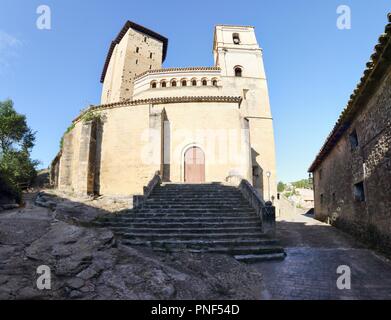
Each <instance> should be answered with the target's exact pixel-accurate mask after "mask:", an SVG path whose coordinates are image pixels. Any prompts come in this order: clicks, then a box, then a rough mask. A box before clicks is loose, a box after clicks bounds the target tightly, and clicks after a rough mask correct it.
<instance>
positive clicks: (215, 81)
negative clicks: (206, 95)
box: [212, 79, 217, 87]
mask: <svg viewBox="0 0 391 320" xmlns="http://www.w3.org/2000/svg"><path fill="white" fill-rule="evenodd" d="M212 86H214V87H217V80H216V79H213V80H212Z"/></svg>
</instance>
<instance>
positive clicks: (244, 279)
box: [0, 194, 262, 299]
mask: <svg viewBox="0 0 391 320" xmlns="http://www.w3.org/2000/svg"><path fill="white" fill-rule="evenodd" d="M27 198H30V199H29V200H28V201H27V203H26V206H25V208H21V209H18V210H13V211H7V212H3V213H1V214H0V299H259V298H261V295H260V292H261V291H262V275H261V273H260V272H259V271H257V270H255V269H254V268H252V267H251V266H247V265H243V264H241V263H239V262H237V261H236V260H234V259H233V258H232V257H229V256H225V255H210V254H204V255H201V254H190V253H155V252H153V251H151V250H149V249H148V248H133V247H128V246H124V245H122V244H121V241H120V239H116V238H115V236H114V235H113V233H112V232H111V231H110V230H108V229H103V228H96V227H94V223H93V222H94V221H95V220H96V219H100V218H101V217H104V216H106V215H109V214H110V215H111V214H112V213H111V212H109V211H107V210H102V209H97V208H96V207H94V205H95V203H94V202H93V201H85V202H78V201H74V200H72V198H66V197H62V198H61V197H57V196H54V195H50V194H42V195H41V196H40V197H39V198H38V203H39V204H40V205H43V206H45V208H44V207H39V206H37V205H35V203H34V201H33V200H34V199H33V198H34V197H31V196H30V197H27ZM123 212H125V211H123ZM40 265H47V266H49V267H50V269H51V289H50V290H44V291H40V290H38V289H37V285H36V282H37V279H38V277H39V275H38V274H37V273H36V270H37V267H38V266H40Z"/></svg>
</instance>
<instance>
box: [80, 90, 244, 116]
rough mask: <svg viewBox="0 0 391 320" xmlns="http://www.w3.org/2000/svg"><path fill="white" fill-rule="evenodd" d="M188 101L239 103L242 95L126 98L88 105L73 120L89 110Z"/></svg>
mask: <svg viewBox="0 0 391 320" xmlns="http://www.w3.org/2000/svg"><path fill="white" fill-rule="evenodd" d="M189 102H221V103H223V102H232V103H241V102H242V97H237V96H183V97H162V98H149V99H137V100H127V101H121V102H115V103H108V104H101V105H97V106H90V107H89V108H87V109H86V110H84V111H83V112H81V113H80V115H79V116H78V117H77V118H76V119H74V120H73V122H77V121H78V120H80V119H81V118H82V117H83V115H84V114H86V113H87V112H89V111H101V110H106V109H114V108H120V107H127V106H136V105H141V104H168V103H189Z"/></svg>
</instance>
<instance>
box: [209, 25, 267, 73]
mask: <svg viewBox="0 0 391 320" xmlns="http://www.w3.org/2000/svg"><path fill="white" fill-rule="evenodd" d="M213 55H214V62H215V65H216V66H219V67H220V68H221V70H222V76H226V77H235V75H236V76H237V75H239V73H240V72H241V76H242V77H247V78H261V79H264V78H265V70H264V67H263V59H262V49H261V48H260V47H259V45H258V42H257V39H256V36H255V30H254V27H250V26H227V25H217V26H216V28H215V35H214V45H213Z"/></svg>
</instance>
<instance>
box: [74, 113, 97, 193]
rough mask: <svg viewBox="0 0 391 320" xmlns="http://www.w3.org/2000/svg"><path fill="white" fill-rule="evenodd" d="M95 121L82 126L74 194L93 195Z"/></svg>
mask: <svg viewBox="0 0 391 320" xmlns="http://www.w3.org/2000/svg"><path fill="white" fill-rule="evenodd" d="M96 129H97V120H93V121H88V122H85V123H83V124H82V128H81V136H80V149H79V174H78V176H77V184H76V186H77V187H76V190H75V191H76V193H79V194H82V195H87V194H93V193H94V177H95V158H96Z"/></svg>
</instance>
